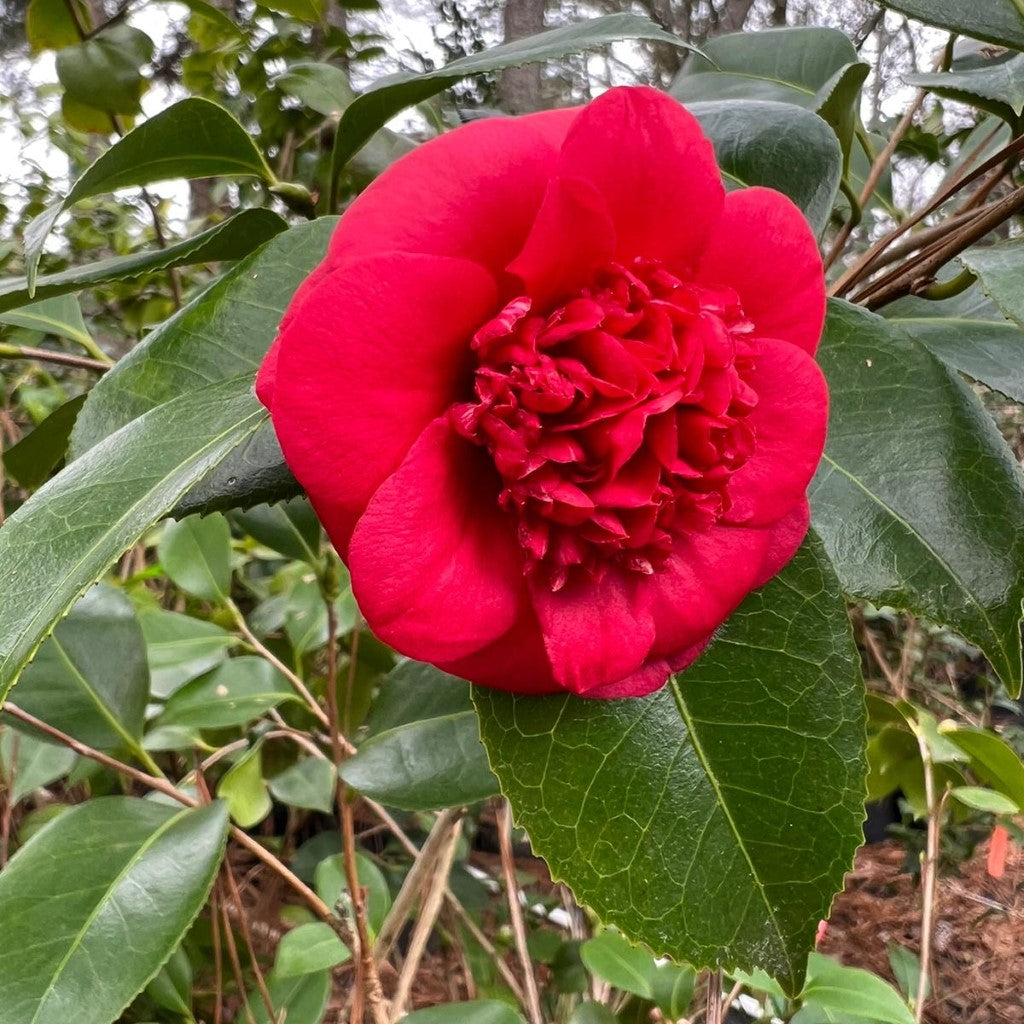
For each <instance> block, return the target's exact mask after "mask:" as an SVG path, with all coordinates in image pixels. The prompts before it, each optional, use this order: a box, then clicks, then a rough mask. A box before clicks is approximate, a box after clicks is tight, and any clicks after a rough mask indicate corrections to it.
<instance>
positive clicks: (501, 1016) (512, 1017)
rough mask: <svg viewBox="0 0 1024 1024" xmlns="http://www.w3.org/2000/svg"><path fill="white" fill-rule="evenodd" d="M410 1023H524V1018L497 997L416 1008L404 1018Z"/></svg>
mask: <svg viewBox="0 0 1024 1024" xmlns="http://www.w3.org/2000/svg"><path fill="white" fill-rule="evenodd" d="M402 1020H403V1021H408V1022H409V1024H523V1018H522V1017H520V1016H519V1014H518V1013H516V1011H515V1010H513V1009H512V1007H511V1006H509V1005H508V1003H502V1002H499V1001H498V1000H497V999H473V1000H471V1001H470V1002H466V1003H449V1004H448V1005H447V1006H431V1007H430V1008H429V1009H427V1010H415V1011H414V1012H413V1013H410V1014H408V1016H406V1017H403V1018H402Z"/></svg>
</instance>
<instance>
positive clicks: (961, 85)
mask: <svg viewBox="0 0 1024 1024" xmlns="http://www.w3.org/2000/svg"><path fill="white" fill-rule="evenodd" d="M903 80H904V81H905V82H906V83H907V85H916V86H918V87H919V88H923V89H928V90H929V91H931V92H933V93H935V95H936V96H943V97H946V98H948V99H953V100H958V101H959V102H961V103H969V104H972V105H974V106H977V107H980V108H981V109H982V110H987V111H989V112H990V113H993V114H995V115H996V116H997V117H1001V118H1002V119H1003V120H1004V121H1007V122H1009V123H1010V124H1016V122H1017V119H1018V118H1019V117H1020V115H1021V113H1022V112H1024V56H1021V55H1020V54H1015V55H1013V56H1010V57H1009V59H1006V57H1005V56H1004V55H1002V54H1000V55H999V56H998V57H996V58H994V59H989V60H987V61H985V63H984V64H983V65H982V66H981V67H968V68H963V69H957V68H956V67H955V65H954V67H953V69H951V70H950V71H943V72H932V73H928V74H916V75H904V76H903Z"/></svg>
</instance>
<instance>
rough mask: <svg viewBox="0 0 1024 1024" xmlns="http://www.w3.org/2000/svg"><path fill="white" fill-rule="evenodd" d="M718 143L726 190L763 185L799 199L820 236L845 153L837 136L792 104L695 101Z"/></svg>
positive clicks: (696, 109) (709, 133)
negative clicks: (843, 153)
mask: <svg viewBox="0 0 1024 1024" xmlns="http://www.w3.org/2000/svg"><path fill="white" fill-rule="evenodd" d="M689 109H690V112H691V113H692V114H693V115H694V116H695V117H696V118H697V120H698V121H700V124H701V127H702V128H703V129H704V132H705V134H706V135H707V136H708V138H709V139H711V142H712V143H713V145H714V147H715V157H716V159H717V160H718V166H719V169H720V170H721V172H722V177H723V179H724V181H725V184H726V187H727V188H736V187H745V186H748V185H765V186H767V187H768V188H774V189H777V190H778V191H779V192H782V193H783V194H784V195H787V196H789V198H790V199H792V200H793V202H794V203H796V205H797V206H799V207H800V209H801V210H803V212H804V216H805V217H806V218H807V220H808V221H809V222H810V225H811V227H812V229H813V230H814V232H815V233H816V234H821V232H822V231H823V230H824V229H825V226H826V225H827V224H828V219H829V216H830V214H831V212H832V204H833V202H834V201H835V197H836V191H837V190H838V188H839V179H840V176H841V174H842V166H843V157H842V152H841V151H840V149H839V144H838V142H837V141H836V137H835V134H834V133H833V132H832V130H831V129H830V128H829V126H828V125H827V124H825V122H824V121H823V120H822V119H821V118H820V117H818V116H817V115H816V114H812V113H811V112H810V111H807V110H802V109H800V108H795V107H794V106H793V105H792V104H790V103H775V102H766V101H761V100H720V101H712V102H706V103H693V104H691V105H690V108H689Z"/></svg>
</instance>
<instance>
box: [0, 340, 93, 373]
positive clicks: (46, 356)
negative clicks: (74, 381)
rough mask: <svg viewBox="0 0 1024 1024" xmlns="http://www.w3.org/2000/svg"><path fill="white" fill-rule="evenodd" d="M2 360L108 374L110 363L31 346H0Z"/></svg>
mask: <svg viewBox="0 0 1024 1024" xmlns="http://www.w3.org/2000/svg"><path fill="white" fill-rule="evenodd" d="M0 359H37V360H39V362H41V363H56V364H57V365H58V366H74V367H77V368H78V369H79V370H93V371H95V372H96V373H106V372H107V370H109V369H110V367H111V364H110V363H103V362H100V360H99V359H89V358H87V357H86V356H76V355H72V353H70V352H57V351H54V350H53V349H48V348H32V347H30V346H29V345H8V344H0Z"/></svg>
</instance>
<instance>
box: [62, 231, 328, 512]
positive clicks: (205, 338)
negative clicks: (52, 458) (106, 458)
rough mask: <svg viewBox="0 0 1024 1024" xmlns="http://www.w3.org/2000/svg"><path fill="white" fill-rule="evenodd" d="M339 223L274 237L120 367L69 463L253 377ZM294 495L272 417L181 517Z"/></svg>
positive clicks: (97, 394)
mask: <svg viewBox="0 0 1024 1024" xmlns="http://www.w3.org/2000/svg"><path fill="white" fill-rule="evenodd" d="M336 224H337V219H336V218H333V217H321V218H319V219H318V220H315V221H312V222H310V223H308V224H301V225H299V226H297V227H294V228H292V229H291V230H289V231H286V232H284V233H282V234H280V235H278V236H277V237H276V238H274V239H272V240H271V241H270V242H268V243H267V244H266V245H265V246H263V247H262V248H261V249H260V250H259V251H257V252H254V253H253V254H252V255H251V256H250V257H249V258H248V259H246V260H243V261H242V262H241V263H239V264H238V265H237V266H236V267H234V268H233V269H232V270H231V271H229V272H228V273H227V274H226V275H224V277H222V278H221V279H220V280H219V281H218V282H217V283H216V284H214V285H212V286H211V287H210V288H208V289H207V290H206V291H205V292H204V293H203V294H202V295H200V296H199V297H198V298H196V299H195V300H193V301H192V302H191V303H189V304H188V305H187V306H186V307H185V308H184V309H182V310H181V311H180V312H179V313H177V314H175V315H174V316H173V317H171V319H170V320H168V321H167V322H166V323H164V324H162V325H161V326H160V327H158V328H157V329H156V330H154V331H153V332H152V333H151V334H150V335H149V336H148V337H147V338H146V340H145V341H144V342H143V343H142V344H141V345H138V346H136V347H135V348H134V349H133V350H132V351H131V352H130V353H129V354H128V355H127V356H125V357H124V358H123V359H122V360H120V361H119V362H118V364H117V366H116V367H115V368H114V369H113V370H112V371H111V372H110V373H108V374H106V375H105V376H104V378H103V379H102V380H101V381H100V382H99V383H98V384H97V385H96V386H95V387H94V388H93V390H92V391H91V392H90V394H89V398H88V400H87V401H86V403H85V406H84V408H83V409H82V414H81V416H80V417H79V419H78V422H77V423H76V425H75V430H74V432H73V434H72V436H71V454H72V457H73V458H78V457H79V456H80V455H81V454H82V453H83V452H85V451H87V450H88V449H90V448H92V447H93V446H94V445H96V444H98V443H99V442H100V441H102V440H103V438H105V437H107V436H109V435H110V434H112V433H113V432H114V431H115V430H118V429H119V428H120V427H122V426H124V425H125V424H126V423H129V422H131V421H132V420H133V419H135V418H136V417H137V416H141V415H143V413H145V412H147V411H148V410H150V409H153V408H155V407H158V406H160V405H163V404H164V403H166V402H168V401H170V400H171V399H174V398H176V397H177V396H179V395H182V394H186V393H187V392H189V391H191V390H192V389H194V388H196V387H201V386H203V385H205V384H208V383H209V382H211V381H219V380H224V379H225V378H228V377H234V376H235V375H236V374H239V373H243V372H245V371H248V372H249V373H250V374H251V373H254V372H255V370H256V368H257V367H258V366H259V364H260V361H261V360H262V359H263V356H264V355H266V352H267V349H269V348H270V344H271V342H272V341H273V340H274V337H275V336H276V334H277V328H278V325H279V323H280V321H281V317H282V316H284V311H285V308H286V307H287V305H288V303H289V302H290V301H291V297H292V295H293V294H294V293H295V290H296V289H297V288H298V286H299V285H300V284H301V283H302V282H303V281H304V280H305V279H306V277H308V276H309V274H310V273H311V272H312V271H313V269H314V268H315V267H316V266H317V264H318V263H319V262H320V261H321V260H322V259H323V256H324V253H325V252H326V250H327V242H328V239H329V238H330V235H331V232H332V231H333V230H334V227H335V225H336ZM250 379H251V378H250ZM298 490H299V487H298V484H297V483H296V482H295V479H294V477H292V475H291V473H290V472H289V470H288V467H287V466H286V465H285V464H284V458H283V456H282V455H281V449H280V447H279V445H278V443H277V438H276V436H275V435H274V429H273V426H272V425H271V424H270V422H269V420H267V422H266V423H265V424H264V426H263V428H262V429H261V430H259V431H257V432H256V434H255V435H254V436H253V437H252V438H251V439H250V440H249V442H248V443H247V444H245V445H243V446H241V447H239V449H238V450H237V452H235V453H234V455H232V456H231V457H230V458H228V459H226V460H225V461H224V463H223V464H222V465H221V466H220V468H219V469H218V471H217V472H216V473H215V474H213V475H212V476H210V477H207V478H206V479H205V480H204V482H203V484H202V485H201V486H200V487H199V488H197V489H196V490H194V491H193V492H192V493H191V494H190V495H189V497H188V499H187V500H186V501H185V502H184V503H182V504H181V505H180V506H179V508H178V510H177V511H178V512H179V514H184V513H187V512H208V511H211V510H212V509H214V508H221V509H223V508H230V507H233V506H235V505H240V504H246V505H256V504H259V503H261V502H264V501H277V500H279V499H281V498H290V497H293V496H294V495H296V494H297V493H298Z"/></svg>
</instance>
